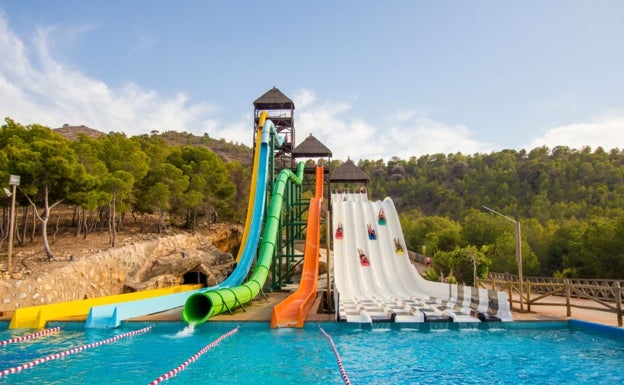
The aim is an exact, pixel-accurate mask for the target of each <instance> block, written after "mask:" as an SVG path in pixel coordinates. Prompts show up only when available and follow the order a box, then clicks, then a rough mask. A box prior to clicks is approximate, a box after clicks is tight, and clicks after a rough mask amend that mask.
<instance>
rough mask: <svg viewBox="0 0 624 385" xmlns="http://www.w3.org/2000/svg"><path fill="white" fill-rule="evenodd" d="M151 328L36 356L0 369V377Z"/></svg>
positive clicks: (148, 328) (144, 331) (141, 332)
mask: <svg viewBox="0 0 624 385" xmlns="http://www.w3.org/2000/svg"><path fill="white" fill-rule="evenodd" d="M151 329H152V327H151V326H148V327H145V328H143V329H139V330H135V331H131V332H128V333H123V334H120V335H118V336H115V337H112V338H109V339H106V340H102V341H98V342H93V343H90V344H87V345H82V346H80V347H77V348H73V349H69V350H65V351H64V352H60V353H54V354H50V355H48V356H45V357H41V358H37V359H36V360H34V361H31V362H28V363H25V364H22V365H19V366H16V367H13V368H9V369H4V370H3V371H0V377H3V376H8V375H9V374H14V373H19V372H21V371H22V370H24V369H30V368H32V367H35V366H37V365H39V364H41V363H44V362H48V361H52V360H56V359H58V358H63V357H67V356H69V355H71V354H75V353H79V352H82V351H83V350H87V349H90V348H93V347H97V346H101V345H105V344H110V343H111V342H115V341H118V340H120V339H122V338H126V337H132V336H136V335H138V334H143V333H147V332H148V331H150V330H151Z"/></svg>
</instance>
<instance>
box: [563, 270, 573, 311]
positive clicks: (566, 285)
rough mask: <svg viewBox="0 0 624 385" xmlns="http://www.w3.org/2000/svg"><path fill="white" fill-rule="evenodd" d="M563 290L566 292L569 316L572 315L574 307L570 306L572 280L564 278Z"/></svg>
mask: <svg viewBox="0 0 624 385" xmlns="http://www.w3.org/2000/svg"><path fill="white" fill-rule="evenodd" d="M563 291H564V292H565V298H566V309H567V314H568V317H572V308H571V307H570V281H569V280H567V279H564V280H563Z"/></svg>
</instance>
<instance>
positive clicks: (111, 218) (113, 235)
mask: <svg viewBox="0 0 624 385" xmlns="http://www.w3.org/2000/svg"><path fill="white" fill-rule="evenodd" d="M109 209H110V212H109V213H108V231H109V232H110V243H111V246H112V247H115V241H116V240H117V229H116V227H117V224H116V223H115V197H114V196H113V200H112V202H111V203H110V204H109Z"/></svg>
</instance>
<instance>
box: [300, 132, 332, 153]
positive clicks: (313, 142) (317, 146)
mask: <svg viewBox="0 0 624 385" xmlns="http://www.w3.org/2000/svg"><path fill="white" fill-rule="evenodd" d="M292 154H293V157H295V158H304V157H307V158H322V157H330V158H331V156H332V152H331V150H330V149H329V148H327V146H325V145H324V144H323V143H321V142H320V141H319V140H318V139H316V138H315V137H314V136H313V135H312V134H310V136H308V137H307V138H305V139H304V140H303V142H301V143H300V144H299V145H298V146H297V147H295V149H294V150H293V152H292Z"/></svg>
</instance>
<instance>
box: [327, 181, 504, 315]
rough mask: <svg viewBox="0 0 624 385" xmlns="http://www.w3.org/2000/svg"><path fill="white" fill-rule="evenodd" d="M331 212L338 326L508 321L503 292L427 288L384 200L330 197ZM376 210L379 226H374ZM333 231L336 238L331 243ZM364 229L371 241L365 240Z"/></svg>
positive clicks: (434, 284) (394, 213)
mask: <svg viewBox="0 0 624 385" xmlns="http://www.w3.org/2000/svg"><path fill="white" fill-rule="evenodd" d="M332 208H333V233H334V260H335V265H334V276H335V285H336V291H335V296H336V297H337V298H336V303H337V304H338V308H337V313H338V314H337V318H338V319H339V320H341V321H347V322H360V323H362V322H436V321H442V322H480V321H484V320H500V321H511V312H510V309H509V302H508V300H507V294H506V293H505V292H497V291H492V290H486V289H479V288H471V287H464V286H462V285H450V284H445V283H441V282H431V281H427V280H425V279H424V278H422V277H421V276H420V274H419V273H418V271H417V270H416V268H415V267H414V266H413V264H412V263H411V261H410V260H409V257H408V255H407V253H406V252H404V250H407V248H406V245H405V239H404V237H403V232H402V229H401V224H400V222H399V217H398V214H397V211H396V207H395V206H394V203H393V202H392V200H391V199H390V198H386V199H385V200H384V201H383V202H382V201H376V202H371V201H369V200H368V198H367V196H366V194H357V193H356V194H343V193H336V194H332ZM380 210H381V211H383V213H384V215H385V221H384V222H380V221H379V212H380ZM339 225H342V234H343V235H342V238H338V237H336V231H337V229H338V226H339ZM369 225H370V226H371V229H372V230H374V236H371V235H370V234H369V231H370V230H369V229H368V226H369ZM361 254H362V255H364V256H365V257H361V256H360V255H361ZM363 258H365V259H366V261H365V263H363V262H362V259H363Z"/></svg>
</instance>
